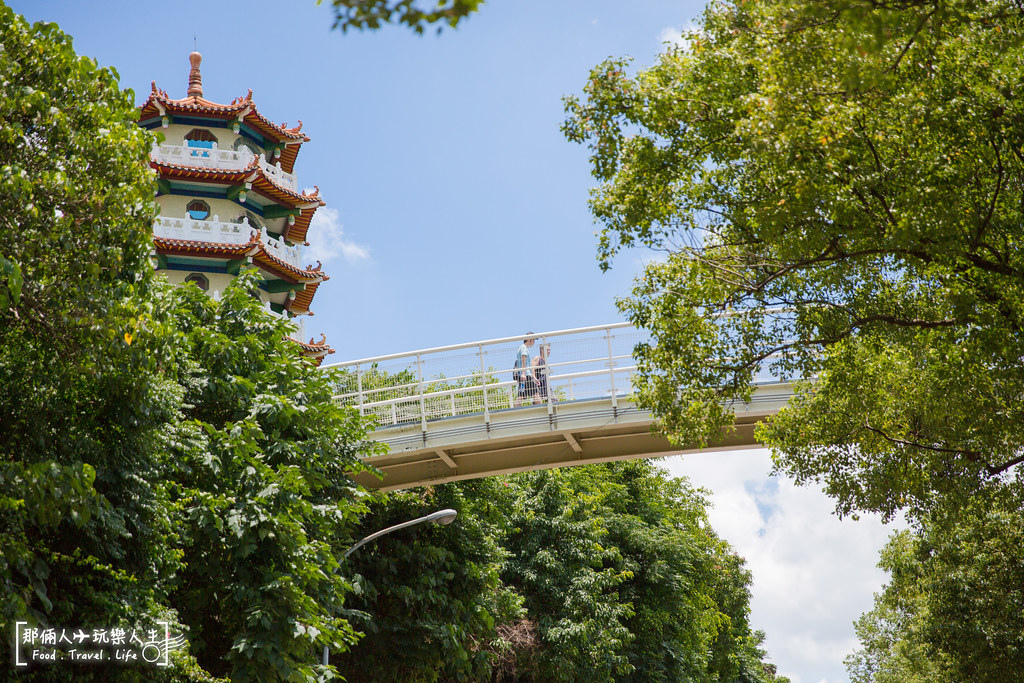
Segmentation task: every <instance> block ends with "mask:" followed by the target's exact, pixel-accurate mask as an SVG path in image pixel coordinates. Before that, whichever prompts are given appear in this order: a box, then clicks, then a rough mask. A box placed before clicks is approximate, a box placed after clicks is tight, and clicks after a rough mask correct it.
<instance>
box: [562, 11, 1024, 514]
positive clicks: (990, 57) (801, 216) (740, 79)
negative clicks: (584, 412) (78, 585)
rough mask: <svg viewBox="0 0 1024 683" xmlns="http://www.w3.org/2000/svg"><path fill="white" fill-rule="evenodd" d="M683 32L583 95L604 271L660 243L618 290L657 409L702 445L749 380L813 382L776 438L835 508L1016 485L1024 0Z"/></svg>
mask: <svg viewBox="0 0 1024 683" xmlns="http://www.w3.org/2000/svg"><path fill="white" fill-rule="evenodd" d="M687 38H688V41H689V44H688V45H687V46H686V47H683V48H670V49H669V50H668V51H667V52H666V53H665V54H663V55H662V56H661V57H660V59H659V61H658V63H657V64H656V65H654V66H653V67H650V68H647V69H644V70H641V71H640V72H638V73H637V74H636V75H635V76H629V75H627V73H626V65H625V64H624V63H623V62H622V61H611V62H607V63H605V64H602V65H600V66H599V67H597V68H596V69H595V70H594V71H593V72H592V74H591V78H590V81H589V82H588V84H587V85H586V87H585V94H586V96H585V99H584V100H577V99H575V98H569V99H568V100H567V110H568V114H569V118H568V120H567V121H566V123H565V127H564V130H565V132H566V134H567V135H568V137H569V139H571V140H574V141H577V142H580V143H584V144H586V145H588V146H589V148H590V149H591V151H592V153H593V154H592V157H591V161H592V166H593V173H594V176H595V177H596V178H597V180H598V181H599V182H600V185H599V186H598V187H597V188H596V189H595V190H594V192H593V197H592V199H591V208H592V211H593V214H594V216H595V218H596V219H597V221H598V222H599V223H600V224H601V225H602V231H601V237H600V243H599V258H600V262H601V265H602V266H603V267H605V268H607V267H609V265H610V263H611V259H612V258H613V257H614V256H615V254H616V253H618V252H619V251H620V250H622V249H624V248H628V247H632V246H644V247H649V248H652V249H657V250H661V251H663V252H664V256H665V258H664V259H663V260H660V261H655V262H653V263H652V264H651V265H649V266H648V267H647V268H646V269H645V271H644V273H643V276H642V277H641V278H639V279H638V281H637V283H636V286H635V289H634V291H633V294H632V296H631V297H629V298H627V299H625V300H623V301H621V308H622V310H623V311H624V312H625V313H626V314H627V315H628V317H629V318H630V319H631V320H632V321H633V322H635V323H637V324H638V325H639V326H641V327H644V328H646V329H648V330H650V332H651V341H650V342H649V343H647V344H643V345H641V346H640V347H639V348H638V350H637V359H638V365H639V368H640V375H641V381H640V390H639V399H640V401H641V403H642V404H644V405H645V406H648V407H650V408H652V409H653V410H654V411H655V412H656V414H657V415H658V417H659V419H660V422H661V426H662V427H663V428H664V429H665V430H666V431H667V432H668V434H669V435H670V436H671V437H672V438H673V439H674V440H676V441H677V442H685V443H690V444H698V445H699V444H707V443H710V442H712V441H714V440H715V439H716V438H717V437H718V435H719V433H720V429H721V428H722V427H723V426H727V425H728V424H729V423H730V422H731V415H730V412H729V410H728V408H727V405H728V403H729V402H730V401H733V400H746V399H748V398H749V397H750V395H751V387H752V382H753V380H754V378H755V377H756V375H757V373H759V372H764V371H771V372H772V373H773V374H774V375H775V376H783V377H796V378H803V379H804V380H805V381H804V382H803V384H802V385H801V387H800V389H799V391H798V394H797V397H796V398H795V399H794V400H793V401H791V403H790V405H789V406H788V407H787V408H786V410H784V411H783V412H782V413H781V414H780V415H779V416H778V417H777V418H776V419H774V420H773V421H772V422H771V423H770V424H768V425H767V426H766V427H765V428H763V429H762V430H761V432H760V436H761V438H762V439H763V440H765V441H766V442H767V443H769V444H770V445H772V446H774V448H775V451H776V464H777V467H778V468H779V469H780V470H782V471H785V472H787V473H789V474H790V475H792V476H793V477H795V478H796V480H797V481H799V482H809V481H819V482H823V483H824V485H825V487H826V490H827V491H828V492H829V493H830V494H831V495H832V496H834V497H835V498H836V500H837V509H838V511H839V512H841V513H850V512H853V511H855V510H873V511H879V512H881V513H882V514H883V515H884V516H886V517H889V516H892V515H893V514H895V512H896V511H897V510H899V509H901V508H902V509H908V510H910V511H913V512H917V513H921V514H924V513H925V512H926V511H927V510H929V509H931V508H932V507H933V506H934V505H935V504H936V501H938V500H942V499H947V500H948V499H962V498H964V497H967V496H971V495H975V494H977V493H978V492H979V491H983V490H985V489H988V488H992V487H998V486H1000V485H1001V482H1003V481H1004V478H1005V476H1004V475H1008V474H1009V475H1010V476H1012V477H1018V478H1019V477H1020V468H1019V467H1016V465H1017V464H1018V463H1020V462H1021V460H1022V458H1024V456H1022V455H1021V454H1022V453H1024V414H1022V411H1024V403H1022V402H1021V401H1020V400H1019V399H1020V396H1021V395H1022V394H1024V364H1022V363H1021V362H1020V359H1021V358H1022V357H1024V334H1022V327H1021V325H1022V319H1024V318H1022V316H1024V304H1022V302H1024V256H1022V254H1024V252H1022V250H1021V249H1020V242H1021V225H1022V219H1024V215H1022V199H1024V155H1022V153H1021V141H1022V140H1024V116H1022V114H1024V111H1022V106H1024V105H1022V104H1021V102H1022V100H1021V98H1019V97H1017V91H1018V90H1019V87H1020V83H1021V81H1022V79H1024V53H1022V39H1024V17H1022V14H1021V12H1020V11H1019V7H1018V6H1017V4H1016V3H1014V2H1009V1H1008V0H1003V1H996V2H977V1H975V0H927V1H926V0H920V1H917V2H897V3H880V2H874V1H872V0H831V1H828V2H811V1H809V0H785V1H783V2H774V1H773V2H768V1H761V0H752V1H746V2H739V1H736V2H724V1H723V2H716V3H714V4H712V5H711V6H710V7H709V8H708V10H707V11H706V13H705V15H704V17H703V21H702V23H701V27H700V28H699V29H698V30H696V31H694V32H692V33H691V34H690V35H688V37H687ZM951 397H955V400H950V398H951Z"/></svg>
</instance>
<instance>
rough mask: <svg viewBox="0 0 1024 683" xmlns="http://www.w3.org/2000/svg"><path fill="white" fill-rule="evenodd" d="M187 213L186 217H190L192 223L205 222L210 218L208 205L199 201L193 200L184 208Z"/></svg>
mask: <svg viewBox="0 0 1024 683" xmlns="http://www.w3.org/2000/svg"><path fill="white" fill-rule="evenodd" d="M185 210H186V211H188V215H189V216H191V217H192V220H194V221H202V220H206V219H207V218H209V216H210V205H209V204H207V203H206V202H204V201H203V200H201V199H193V200H192V201H190V202H189V203H188V206H186V207H185Z"/></svg>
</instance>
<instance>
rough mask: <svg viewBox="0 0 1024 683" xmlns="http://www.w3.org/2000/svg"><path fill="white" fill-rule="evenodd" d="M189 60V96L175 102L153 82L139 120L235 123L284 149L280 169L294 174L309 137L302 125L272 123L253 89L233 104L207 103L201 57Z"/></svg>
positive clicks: (237, 98)
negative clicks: (169, 118)
mask: <svg viewBox="0 0 1024 683" xmlns="http://www.w3.org/2000/svg"><path fill="white" fill-rule="evenodd" d="M189 60H190V61H191V63H192V71H191V73H190V74H189V88H188V95H186V96H185V97H184V98H182V99H180V100H175V99H172V98H170V97H169V96H168V95H167V91H165V90H160V89H159V88H157V87H156V81H153V83H152V89H151V91H150V93H149V97H148V98H147V99H146V101H145V102H144V103H143V104H142V106H141V107H140V108H139V118H140V120H143V121H144V120H146V119H149V118H153V117H157V116H167V115H170V116H172V117H173V116H175V115H178V116H201V117H208V118H214V119H219V120H222V121H226V122H227V121H232V120H234V121H238V122H239V123H244V124H245V125H246V126H248V127H249V128H251V129H252V130H254V131H256V132H258V133H259V134H260V135H262V136H264V137H265V138H270V139H271V140H273V141H274V142H276V143H280V144H283V145H284V148H283V149H282V150H281V157H280V162H281V168H283V169H284V170H285V171H286V172H288V173H291V172H292V168H293V167H294V166H295V158H296V157H297V156H298V154H299V147H300V146H301V145H302V143H303V142H309V136H308V135H305V134H304V133H302V121H299V124H298V125H297V126H293V127H291V128H289V127H288V124H287V123H280V124H278V123H274V122H272V121H271V120H270V119H268V118H267V117H265V116H263V115H262V114H260V113H259V111H258V110H257V109H256V105H255V103H253V101H252V89H251V88H250V89H249V92H248V94H247V95H246V96H245V97H236V98H235V99H233V100H231V103H230V104H218V103H217V102H211V101H210V100H207V99H205V98H204V97H203V87H202V77H201V76H200V74H199V64H200V62H201V61H202V56H201V55H200V54H199V53H198V52H193V53H192V54H191V55H189Z"/></svg>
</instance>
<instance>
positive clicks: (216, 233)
mask: <svg viewBox="0 0 1024 683" xmlns="http://www.w3.org/2000/svg"><path fill="white" fill-rule="evenodd" d="M252 231H253V228H252V226H251V225H249V221H248V220H244V221H242V222H241V223H225V222H224V221H221V220H220V219H219V218H218V217H217V216H213V218H212V219H211V220H196V219H193V218H174V217H172V216H157V217H156V220H155V221H153V235H154V236H155V237H162V238H164V239H172V240H187V241H189V242H211V243H213V244H236V245H239V244H248V243H249V240H251V239H252Z"/></svg>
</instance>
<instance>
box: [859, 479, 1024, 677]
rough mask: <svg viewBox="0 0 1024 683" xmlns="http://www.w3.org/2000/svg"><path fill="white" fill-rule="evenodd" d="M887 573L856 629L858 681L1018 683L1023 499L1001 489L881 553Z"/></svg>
mask: <svg viewBox="0 0 1024 683" xmlns="http://www.w3.org/2000/svg"><path fill="white" fill-rule="evenodd" d="M879 566H881V567H882V568H883V569H885V570H887V571H888V572H889V573H890V575H891V580H890V582H889V584H888V585H887V586H886V587H885V590H884V591H883V592H882V593H881V594H879V595H876V596H875V607H874V609H873V610H872V611H871V612H868V613H867V614H865V615H864V616H862V617H861V619H860V620H859V621H858V623H857V635H858V637H859V638H860V641H861V645H862V649H861V650H860V651H859V652H857V653H856V654H855V655H853V656H851V657H850V658H849V659H848V660H847V667H848V669H849V671H850V676H851V680H853V681H856V682H857V683H868V682H870V681H875V682H877V683H896V682H897V681H900V682H910V681H921V682H922V683H924V682H925V681H928V682H929V683H931V682H933V681H935V682H940V683H941V682H943V681H948V682H949V683H953V682H954V681H1006V682H1007V683H1011V682H1013V681H1024V496H1022V494H1021V492H1020V491H1019V490H1017V491H1013V490H1009V489H1004V490H1002V491H1000V492H999V493H998V495H996V496H993V497H992V498H990V499H985V500H976V501H972V502H971V503H970V504H969V505H968V506H967V507H966V509H964V510H961V511H958V512H957V513H955V514H943V515H936V516H935V517H934V518H933V519H930V520H929V522H928V523H927V524H925V525H924V528H923V529H922V530H920V531H916V532H914V531H902V532H899V533H897V534H895V535H894V536H893V538H892V539H890V541H889V545H888V546H887V547H886V548H885V550H883V552H882V561H881V563H880V565H879Z"/></svg>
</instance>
